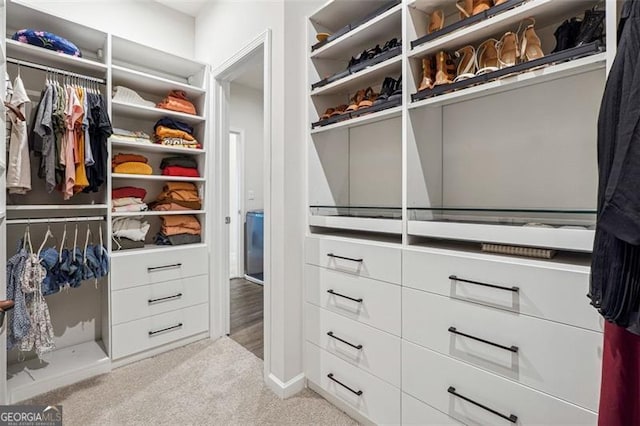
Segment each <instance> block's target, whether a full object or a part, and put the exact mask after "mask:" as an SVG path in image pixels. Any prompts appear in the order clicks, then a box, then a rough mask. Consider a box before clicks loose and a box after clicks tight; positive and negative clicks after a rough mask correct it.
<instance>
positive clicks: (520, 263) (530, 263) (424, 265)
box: [402, 249, 603, 331]
mask: <svg viewBox="0 0 640 426" xmlns="http://www.w3.org/2000/svg"><path fill="white" fill-rule="evenodd" d="M402 257H403V265H404V266H403V285H404V286H407V287H412V288H415V289H418V290H425V291H430V292H433V293H438V294H442V295H444V296H451V297H456V298H459V299H465V300H469V301H472V302H477V303H482V304H485V305H489V306H493V307H496V308H500V309H507V310H510V311H514V312H519V313H523V314H527V315H532V316H535V317H539V318H544V319H548V320H552V321H557V322H561V323H564V324H572V325H575V326H577V327H583V328H588V329H591V330H596V331H602V327H603V324H602V321H601V319H600V316H599V315H598V313H597V311H596V310H595V309H594V308H593V307H592V306H591V305H590V304H589V300H588V298H587V293H588V291H589V267H587V266H578V265H572V264H566V263H558V262H549V261H539V260H529V259H518V258H509V257H506V256H493V255H484V254H477V253H457V252H453V251H447V250H437V249H434V250H432V251H422V250H405V251H404V253H403V256H402ZM483 284H489V285H491V286H495V287H489V286H486V285H483Z"/></svg>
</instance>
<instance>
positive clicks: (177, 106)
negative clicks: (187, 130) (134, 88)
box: [156, 90, 196, 115]
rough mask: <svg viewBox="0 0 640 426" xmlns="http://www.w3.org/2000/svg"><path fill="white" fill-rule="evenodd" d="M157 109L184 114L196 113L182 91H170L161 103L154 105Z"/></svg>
mask: <svg viewBox="0 0 640 426" xmlns="http://www.w3.org/2000/svg"><path fill="white" fill-rule="evenodd" d="M156 106H157V107H158V108H163V109H168V110H171V111H178V112H184V113H186V114H194V115H195V113H196V107H195V106H193V104H192V103H191V102H190V101H189V99H187V94H186V93H185V92H184V91H182V90H172V91H171V92H169V94H168V95H167V97H166V98H164V99H163V100H162V102H160V103H158V104H157V105H156Z"/></svg>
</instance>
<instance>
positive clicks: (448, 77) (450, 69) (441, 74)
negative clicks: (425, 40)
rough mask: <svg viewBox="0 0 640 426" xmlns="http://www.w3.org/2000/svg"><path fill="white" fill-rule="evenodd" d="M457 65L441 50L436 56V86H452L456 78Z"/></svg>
mask: <svg viewBox="0 0 640 426" xmlns="http://www.w3.org/2000/svg"><path fill="white" fill-rule="evenodd" d="M455 72H456V64H455V63H454V62H453V60H451V56H450V55H449V54H448V53H447V52H445V51H444V50H441V51H440V52H438V54H437V55H436V81H435V83H433V85H434V86H440V85H442V84H451V83H453V79H454V78H455Z"/></svg>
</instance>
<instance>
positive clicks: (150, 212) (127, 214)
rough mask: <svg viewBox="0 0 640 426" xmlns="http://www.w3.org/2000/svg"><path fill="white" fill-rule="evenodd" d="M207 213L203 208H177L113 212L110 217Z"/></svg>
mask: <svg viewBox="0 0 640 426" xmlns="http://www.w3.org/2000/svg"><path fill="white" fill-rule="evenodd" d="M187 214H190V215H196V214H207V212H206V211H204V210H178V211H155V210H150V211H146V212H113V213H111V217H138V216H177V215H187Z"/></svg>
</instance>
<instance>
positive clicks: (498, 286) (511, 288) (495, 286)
mask: <svg viewBox="0 0 640 426" xmlns="http://www.w3.org/2000/svg"><path fill="white" fill-rule="evenodd" d="M449 279H450V280H453V281H460V282H461V283H467V284H475V285H481V286H483V287H490V288H496V289H498V290H506V291H512V292H514V293H517V292H519V291H520V287H503V286H500V285H495V284H487V283H481V282H480V281H472V280H465V279H462V278H458V277H456V276H455V275H450V276H449Z"/></svg>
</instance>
